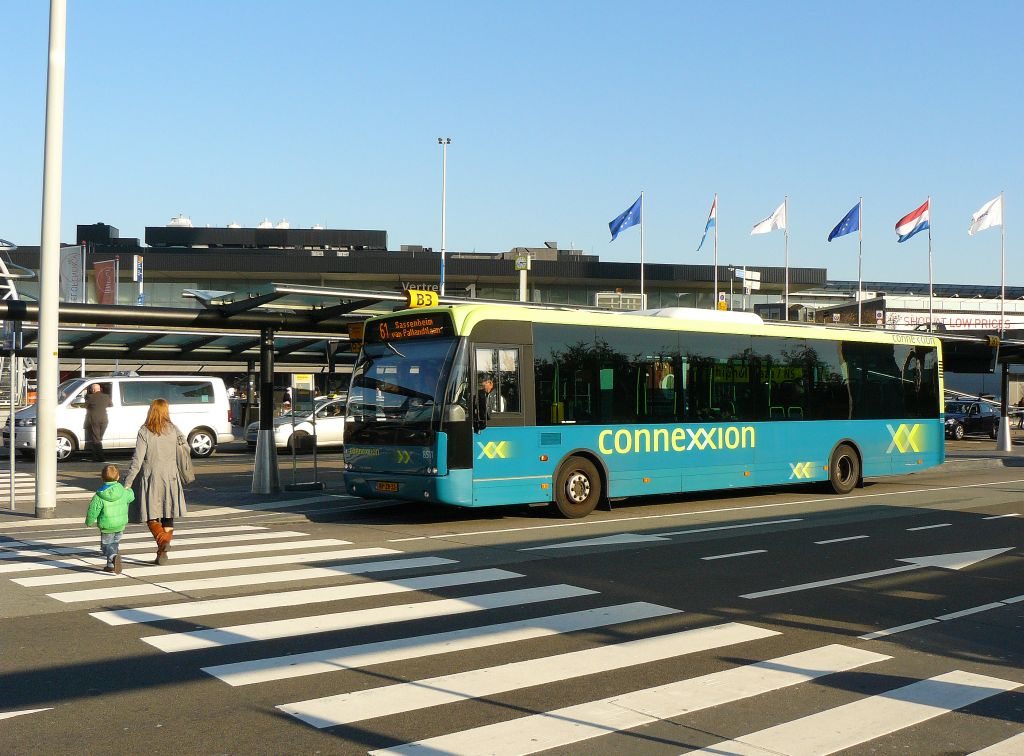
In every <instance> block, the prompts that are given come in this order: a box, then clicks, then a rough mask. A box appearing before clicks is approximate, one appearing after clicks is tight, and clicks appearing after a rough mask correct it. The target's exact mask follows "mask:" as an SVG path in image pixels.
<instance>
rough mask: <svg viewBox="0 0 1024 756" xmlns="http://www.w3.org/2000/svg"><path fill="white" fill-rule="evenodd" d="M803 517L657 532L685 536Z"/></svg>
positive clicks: (795, 520)
mask: <svg viewBox="0 0 1024 756" xmlns="http://www.w3.org/2000/svg"><path fill="white" fill-rule="evenodd" d="M803 519H804V518H803V517H789V518H787V519H785V520H762V521H761V522H745V523H742V524H740V525H714V526H712V527H710V528H687V529H686V530H673V531H670V532H668V533H659V534H658V535H661V536H687V535H694V534H696V533H711V532H713V531H716V530H740V529H742V528H761V527H765V526H767V525H782V524H785V523H789V522H803Z"/></svg>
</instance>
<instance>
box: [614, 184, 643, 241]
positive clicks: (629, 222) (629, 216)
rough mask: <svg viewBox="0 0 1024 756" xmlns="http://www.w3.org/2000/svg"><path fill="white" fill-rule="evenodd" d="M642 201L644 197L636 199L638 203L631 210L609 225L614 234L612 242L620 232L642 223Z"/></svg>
mask: <svg viewBox="0 0 1024 756" xmlns="http://www.w3.org/2000/svg"><path fill="white" fill-rule="evenodd" d="M642 199H643V195H642V194H641V195H640V196H639V197H637V198H636V202H634V203H633V204H632V205H631V206H630V208H629V210H627V211H626V212H624V213H623V214H622V215H620V216H619V217H618V218H616V219H615V220H613V221H612V222H611V223H609V224H608V230H609V231H611V232H612V241H615V237H616V236H618V235H619V232H620V231H622V230H623V229H627V228H629V227H630V226H635V225H636V224H637V223H639V222H640V216H641V215H642V214H643V208H642V207H641V206H640V201H641V200H642Z"/></svg>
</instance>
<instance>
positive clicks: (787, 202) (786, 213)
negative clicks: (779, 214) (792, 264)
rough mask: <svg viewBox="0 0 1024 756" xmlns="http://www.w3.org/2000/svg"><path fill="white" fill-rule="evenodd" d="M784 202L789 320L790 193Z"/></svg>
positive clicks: (787, 318)
mask: <svg viewBox="0 0 1024 756" xmlns="http://www.w3.org/2000/svg"><path fill="white" fill-rule="evenodd" d="M776 196H778V195H776ZM782 203H783V204H784V205H785V206H786V210H785V215H786V228H785V229H784V230H785V232H786V242H785V245H786V296H785V298H784V299H785V305H786V317H785V319H786V320H787V321H788V320H789V195H788V194H787V195H786V196H785V197H784V198H783V200H782Z"/></svg>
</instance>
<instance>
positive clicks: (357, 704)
mask: <svg viewBox="0 0 1024 756" xmlns="http://www.w3.org/2000/svg"><path fill="white" fill-rule="evenodd" d="M772 635H778V633H776V632H775V631H773V630H764V629H761V628H757V627H752V626H750V625H741V624H739V623H736V622H730V623H727V624H724V625H715V626H713V627H702V628H698V629H695V630H684V631H682V632H678V633H671V634H669V635H659V636H655V637H653V638H641V639H639V640H632V641H625V642H623V643H613V644H609V645H605V646H597V647H595V648H587V649H584V650H582V651H572V652H569V653H566V654H559V655H557V656H548V657H543V658H539V659H527V660H525V661H518V662H512V663H510V664H501V665H498V666H495V667H486V668H483V669H474V670H471V671H469V672H459V673H456V674H452V675H442V676H440V677H434V678H430V679H427V680H414V681H412V682H408V683H401V684H398V685H386V686H383V687H379V688H370V689H368V690H361V691H356V692H354V693H342V694H340V695H336V696H326V697H324V698H314V699H310V700H308V701H299V702H298V703H291V704H284V705H282V706H278V707H277V708H278V709H280V710H281V711H283V712H285V713H286V714H291V715H292V716H293V717H297V718H298V719H301V720H302V721H303V722H306V723H307V724H310V725H312V726H313V727H317V728H324V727H334V726H336V725H341V724H350V723H352V722H361V721H363V720H364V719H373V718H374V717H384V716H388V715H391V714H401V713H405V712H409V711H416V710H418V709H426V708H429V707H431V706H440V705H441V704H447V703H454V702H456V701H463V700H466V699H471V698H482V697H483V696H489V695H494V694H496V693H505V692H507V691H510V690H520V689H522V688H530V687H535V686H537V685H546V684H548V683H552V682H557V681H559V680H571V679H574V678H577V677H584V676H585V675H594V674H598V673H601V672H609V671H612V670H616V669H625V668H626V667H634V666H637V665H639V664H649V663H651V662H657V661H662V660H665V659H671V658H674V657H676V656H683V655H685V654H693V653H697V652H700V651H707V650H709V649H713V648H721V647H722V646H730V645H733V644H736V643H745V642H748V641H752V640H759V639H761V638H767V637H770V636H772Z"/></svg>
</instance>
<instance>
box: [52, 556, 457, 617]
mask: <svg viewBox="0 0 1024 756" xmlns="http://www.w3.org/2000/svg"><path fill="white" fill-rule="evenodd" d="M454 563H455V560H453V559H441V558H439V557H422V558H418V559H399V560H394V561H392V562H387V563H385V562H374V563H367V564H365V565H355V564H354V565H350V566H348V567H345V568H342V567H338V568H326V567H325V568H319V567H318V568H311V569H308V570H290V571H288V572H287V573H284V572H269V573H265V574H256V575H251V574H249V575H226V576H223V577H216V578H198V579H195V580H174V581H168V582H160V583H141V584H140V583H132V584H131V585H118V586H113V587H111V588H94V589H87V590H81V591H62V592H60V593H48V594H46V595H47V596H49V597H50V598H53V599H56V600H57V601H63V602H64V603H66V604H70V603H74V602H78V601H96V600H98V599H112V598H129V597H131V596H155V595H156V594H159V593H180V592H184V591H196V590H210V589H213V588H231V587H234V586H239V585H252V584H253V583H257V584H260V585H263V584H265V583H280V582H285V581H286V580H307V579H312V578H318V577H340V576H345V575H357V574H362V573H366V572H375V571H380V570H401V569H415V568H418V567H438V566H441V565H445V564H454ZM385 564H387V565H388V566H386V567H385V566H383V565H385ZM359 568H362V569H359ZM307 573H313V574H307ZM100 575H103V576H104V577H108V578H110V577H117V576H116V575H111V574H110V573H108V572H100ZM147 613H148V612H147Z"/></svg>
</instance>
